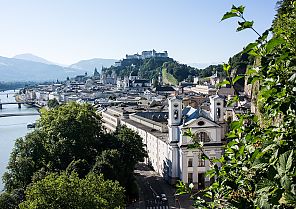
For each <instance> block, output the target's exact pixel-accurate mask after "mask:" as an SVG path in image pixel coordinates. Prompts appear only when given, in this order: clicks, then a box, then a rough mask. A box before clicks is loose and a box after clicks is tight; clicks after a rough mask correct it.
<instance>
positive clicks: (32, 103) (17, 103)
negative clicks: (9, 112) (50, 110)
mask: <svg viewBox="0 0 296 209" xmlns="http://www.w3.org/2000/svg"><path fill="white" fill-rule="evenodd" d="M12 104H15V105H17V106H18V108H21V107H22V104H27V105H34V104H35V102H1V100H0V110H1V109H2V107H3V105H12Z"/></svg>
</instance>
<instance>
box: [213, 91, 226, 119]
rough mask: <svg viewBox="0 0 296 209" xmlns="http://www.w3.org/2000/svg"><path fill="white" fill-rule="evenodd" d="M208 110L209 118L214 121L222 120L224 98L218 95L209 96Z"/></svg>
mask: <svg viewBox="0 0 296 209" xmlns="http://www.w3.org/2000/svg"><path fill="white" fill-rule="evenodd" d="M210 104H211V105H210V110H211V113H210V115H211V118H212V119H213V121H215V122H216V123H223V122H224V99H223V98H221V97H219V95H213V96H210Z"/></svg>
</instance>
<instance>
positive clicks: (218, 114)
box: [217, 107, 221, 118]
mask: <svg viewBox="0 0 296 209" xmlns="http://www.w3.org/2000/svg"><path fill="white" fill-rule="evenodd" d="M217 116H218V118H220V117H221V109H220V108H219V107H218V108H217Z"/></svg>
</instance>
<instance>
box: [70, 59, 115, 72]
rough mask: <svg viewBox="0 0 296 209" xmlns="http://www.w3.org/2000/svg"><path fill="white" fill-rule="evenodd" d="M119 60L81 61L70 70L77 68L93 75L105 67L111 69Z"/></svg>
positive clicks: (71, 66)
mask: <svg viewBox="0 0 296 209" xmlns="http://www.w3.org/2000/svg"><path fill="white" fill-rule="evenodd" d="M116 61H118V60H115V59H103V58H94V59H89V60H81V61H79V62H77V63H75V64H72V65H70V66H69V67H70V68H75V69H79V70H84V71H85V72H87V73H93V72H94V69H95V68H97V70H98V72H101V69H102V66H103V67H111V65H114V64H115V62H116Z"/></svg>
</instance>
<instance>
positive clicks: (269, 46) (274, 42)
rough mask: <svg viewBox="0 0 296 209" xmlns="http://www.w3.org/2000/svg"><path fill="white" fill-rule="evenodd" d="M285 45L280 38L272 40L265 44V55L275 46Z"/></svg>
mask: <svg viewBox="0 0 296 209" xmlns="http://www.w3.org/2000/svg"><path fill="white" fill-rule="evenodd" d="M283 43H285V40H284V39H282V38H273V39H271V40H269V41H268V43H267V44H266V51H267V53H269V52H271V51H272V50H273V49H274V48H275V47H276V46H278V45H280V44H283Z"/></svg>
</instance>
